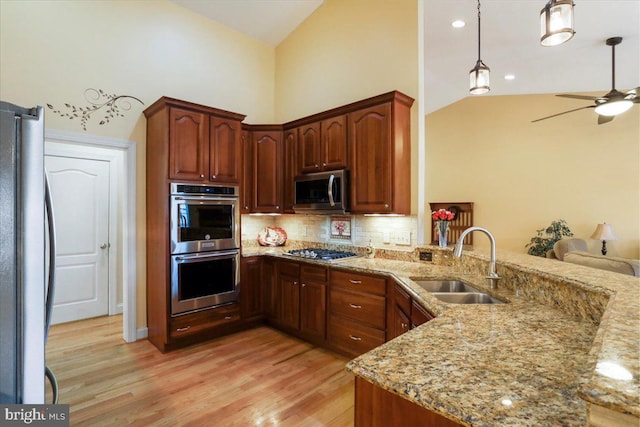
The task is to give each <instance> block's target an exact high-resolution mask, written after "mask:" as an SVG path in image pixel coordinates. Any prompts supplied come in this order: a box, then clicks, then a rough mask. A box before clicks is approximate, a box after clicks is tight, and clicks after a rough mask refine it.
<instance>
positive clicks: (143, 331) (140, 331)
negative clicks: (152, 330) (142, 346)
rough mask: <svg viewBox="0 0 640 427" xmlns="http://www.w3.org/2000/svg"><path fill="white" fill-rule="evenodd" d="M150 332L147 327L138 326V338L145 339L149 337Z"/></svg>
mask: <svg viewBox="0 0 640 427" xmlns="http://www.w3.org/2000/svg"><path fill="white" fill-rule="evenodd" d="M148 334H149V329H147V328H146V327H145V328H138V329H136V339H137V340H143V339H145V338H146V337H147V335H148Z"/></svg>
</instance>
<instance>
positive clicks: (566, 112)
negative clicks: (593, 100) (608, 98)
mask: <svg viewBox="0 0 640 427" xmlns="http://www.w3.org/2000/svg"><path fill="white" fill-rule="evenodd" d="M585 108H596V106H595V105H588V106H586V107H580V108H575V109H573V110H569V111H563V112H562V113H558V114H554V115H552V116H547V117H543V118H541V119H536V120H532V121H531V123H535V122H539V121H542V120H547V119H551V118H553V117H558V116H561V115H563V114H568V113H573V112H574V111H578V110H584V109H585Z"/></svg>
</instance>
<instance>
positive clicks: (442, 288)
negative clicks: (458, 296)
mask: <svg viewBox="0 0 640 427" xmlns="http://www.w3.org/2000/svg"><path fill="white" fill-rule="evenodd" d="M414 281H415V282H416V283H417V284H418V285H420V287H421V288H422V289H424V290H425V291H428V292H480V291H479V290H478V289H476V288H474V287H473V286H470V285H468V284H466V283H464V282H462V281H460V280H414Z"/></svg>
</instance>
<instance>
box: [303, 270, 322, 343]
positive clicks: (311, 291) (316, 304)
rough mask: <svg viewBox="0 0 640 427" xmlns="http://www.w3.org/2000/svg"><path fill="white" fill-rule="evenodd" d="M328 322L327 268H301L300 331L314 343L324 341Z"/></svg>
mask: <svg viewBox="0 0 640 427" xmlns="http://www.w3.org/2000/svg"><path fill="white" fill-rule="evenodd" d="M326 323H327V269H326V268H324V267H320V266H312V265H305V264H303V265H302V266H301V268H300V333H301V334H302V336H303V337H304V338H305V339H307V340H310V341H312V342H314V343H316V342H324V340H325V337H326Z"/></svg>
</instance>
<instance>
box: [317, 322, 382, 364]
mask: <svg viewBox="0 0 640 427" xmlns="http://www.w3.org/2000/svg"><path fill="white" fill-rule="evenodd" d="M384 339H385V334H384V331H382V330H380V329H376V328H371V327H369V326H366V325H363V324H360V323H358V322H354V321H351V320H347V319H343V318H340V317H336V316H329V327H328V330H327V340H328V341H329V344H330V345H332V346H333V347H335V348H336V349H338V350H342V351H343V352H345V353H347V354H350V355H352V356H357V355H360V354H363V353H366V352H367V351H369V350H372V349H374V348H376V347H378V346H379V345H382V344H384Z"/></svg>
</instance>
